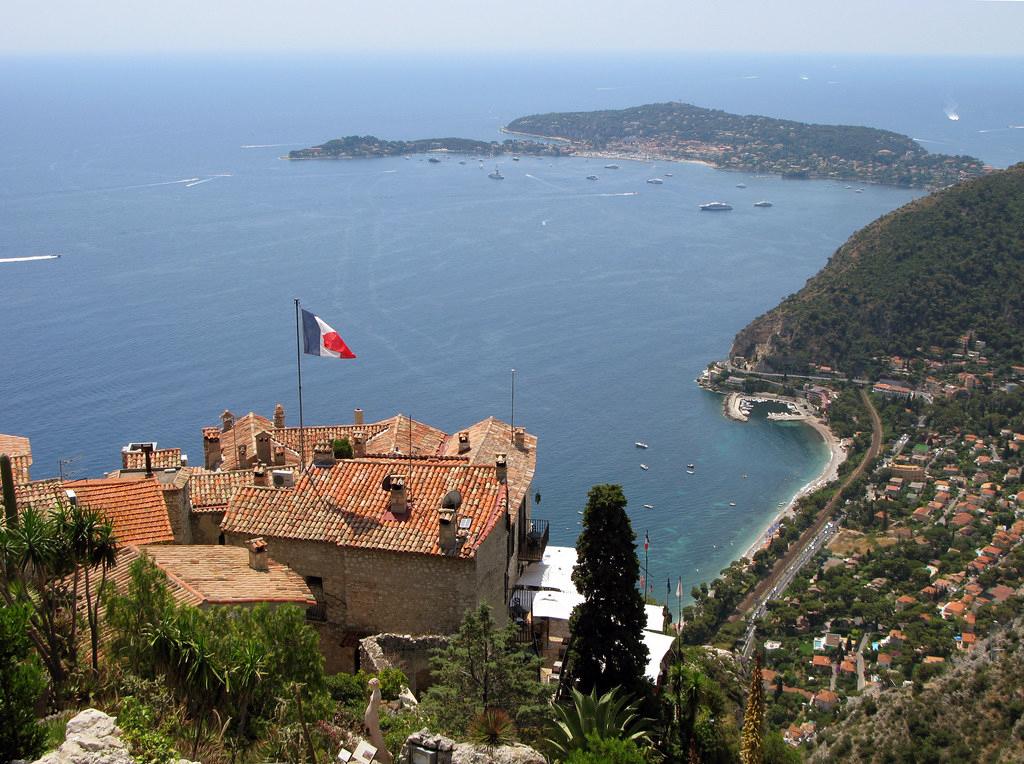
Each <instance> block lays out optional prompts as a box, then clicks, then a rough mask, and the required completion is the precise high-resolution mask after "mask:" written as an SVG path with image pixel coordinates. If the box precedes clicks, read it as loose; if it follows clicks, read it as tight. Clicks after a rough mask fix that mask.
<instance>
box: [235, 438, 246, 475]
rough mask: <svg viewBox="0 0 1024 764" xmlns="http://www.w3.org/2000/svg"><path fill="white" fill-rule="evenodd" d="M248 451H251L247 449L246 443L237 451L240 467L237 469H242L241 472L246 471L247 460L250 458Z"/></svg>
mask: <svg viewBox="0 0 1024 764" xmlns="http://www.w3.org/2000/svg"><path fill="white" fill-rule="evenodd" d="M248 450H249V449H248V448H247V447H246V445H245V444H244V443H243V444H242V445H240V446H239V447H238V448H237V449H236V452H237V454H238V466H237V469H240V470H244V469H245V463H246V459H247V458H248V453H247V452H248Z"/></svg>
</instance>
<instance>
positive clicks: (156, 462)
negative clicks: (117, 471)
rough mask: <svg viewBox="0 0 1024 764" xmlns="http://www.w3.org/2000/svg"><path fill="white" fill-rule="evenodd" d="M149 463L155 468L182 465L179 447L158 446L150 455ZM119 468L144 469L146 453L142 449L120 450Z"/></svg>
mask: <svg viewBox="0 0 1024 764" xmlns="http://www.w3.org/2000/svg"><path fill="white" fill-rule="evenodd" d="M150 465H151V466H152V467H153V469H155V470H163V469H168V468H169V467H180V466H182V463H181V449H180V448H158V449H157V450H156V451H154V452H153V454H152V456H151V457H150ZM121 468H122V469H126V470H144V469H146V455H145V454H144V453H142V451H122V452H121Z"/></svg>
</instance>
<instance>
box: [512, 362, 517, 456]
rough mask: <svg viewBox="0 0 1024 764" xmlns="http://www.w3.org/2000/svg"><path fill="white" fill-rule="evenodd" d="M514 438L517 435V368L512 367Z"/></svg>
mask: <svg viewBox="0 0 1024 764" xmlns="http://www.w3.org/2000/svg"><path fill="white" fill-rule="evenodd" d="M511 424H512V439H513V440H515V437H516V370H515V369H512V422H511Z"/></svg>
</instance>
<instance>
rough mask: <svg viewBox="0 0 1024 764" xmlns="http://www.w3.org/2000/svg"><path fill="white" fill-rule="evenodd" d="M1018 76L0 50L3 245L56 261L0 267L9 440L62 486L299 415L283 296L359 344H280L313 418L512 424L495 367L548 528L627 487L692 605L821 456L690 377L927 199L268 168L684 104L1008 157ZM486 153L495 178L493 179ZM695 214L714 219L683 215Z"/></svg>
mask: <svg viewBox="0 0 1024 764" xmlns="http://www.w3.org/2000/svg"><path fill="white" fill-rule="evenodd" d="M1022 63H1024V61H1021V60H1010V59H994V58H987V59H965V58H955V59H954V58H948V59H936V58H932V59H930V58H914V59H894V58H856V57H841V58H835V57H799V58H797V57H781V56H736V55H732V56H726V55H701V56H683V55H679V56H635V55H634V56H622V55H620V56H593V57H580V56H577V57H551V56H549V57H537V56H532V57H510V56H507V57H499V56H494V57H447V58H444V57H430V58H426V57H421V58H402V57H385V56H379V57H372V56H371V57H359V58H354V57H345V56H336V57H329V58H324V57H290V58H281V57H273V56H267V57H259V56H247V57H206V58H196V57H192V58H174V57H157V56H153V57H134V58H124V57H121V58H118V57H110V58H103V57H81V58H47V57H29V58H11V57H8V58H2V59H0V72H2V76H0V103H3V104H4V119H3V120H0V146H2V151H0V179H2V182H0V259H6V258H19V257H32V256H38V255H46V254H57V253H59V254H61V255H62V257H61V258H60V259H56V260H49V261H39V260H34V261H29V262H17V263H0V327H2V328H0V331H2V336H3V340H2V344H0V348H2V350H0V359H2V363H0V396H2V404H0V432H5V433H13V434H19V435H26V436H29V437H30V438H31V439H32V446H33V455H34V464H33V467H32V474H33V476H34V477H37V478H41V477H49V476H55V475H57V474H59V473H61V474H64V475H66V476H71V477H85V476H96V475H99V474H102V473H103V472H104V471H105V470H110V469H114V468H116V467H118V466H119V449H120V448H121V446H123V445H124V444H126V443H128V442H130V441H139V440H155V441H157V442H158V443H159V445H160V446H162V447H168V446H180V447H181V448H182V449H183V450H184V451H185V452H186V453H187V454H189V456H190V457H191V462H192V463H195V464H199V463H201V461H202V439H201V435H200V430H201V428H202V427H203V426H205V425H210V424H216V423H217V422H218V421H219V420H218V417H219V415H220V413H221V411H223V410H224V409H231V410H232V411H234V412H235V413H236V414H239V415H240V414H243V413H245V412H248V411H250V410H253V411H257V412H261V413H263V414H265V415H268V416H269V415H270V414H271V412H272V411H273V408H274V404H275V403H277V402H281V403H282V404H283V405H284V406H285V408H286V411H287V416H288V420H289V422H290V423H295V422H297V418H298V417H297V414H298V411H297V394H296V347H295V314H294V303H293V299H294V298H298V299H300V300H301V302H302V304H303V305H304V306H306V307H307V308H309V309H310V310H313V311H314V312H316V313H317V314H319V315H320V316H322V317H323V318H324V320H326V321H327V322H328V323H330V324H332V325H333V326H334V327H335V328H337V329H338V330H339V332H340V333H341V335H342V337H344V339H345V340H346V341H347V342H348V344H349V345H350V346H351V347H352V349H353V350H354V351H355V352H356V354H357V355H358V359H356V360H354V361H337V360H333V359H320V358H312V357H307V358H306V359H305V360H304V361H303V367H302V372H303V383H304V390H303V392H304V402H305V419H306V422H308V423H337V422H349V421H351V418H352V411H353V409H354V408H355V407H361V408H362V409H363V410H364V411H365V412H366V416H367V418H368V419H371V420H372V419H377V418H384V417H388V416H391V415H393V414H395V413H396V412H402V413H405V414H409V415H411V416H413V417H415V418H418V419H422V420H423V421H426V422H429V423H431V424H433V425H436V426H438V427H441V428H443V429H445V430H447V431H455V430H458V429H461V428H462V427H464V426H466V425H468V424H470V423H472V422H474V421H477V420H479V419H482V418H484V417H486V416H490V415H494V416H498V417H501V418H505V419H508V418H510V417H512V416H513V397H512V382H513V372H512V370H513V369H514V370H515V374H514V379H515V396H514V417H515V422H516V424H519V425H523V426H525V427H526V428H527V429H528V430H529V431H530V432H532V433H535V434H536V435H537V436H538V438H539V448H538V461H537V474H536V480H535V484H534V491H535V492H536V493H537V497H536V498H537V499H539V503H537V504H536V505H535V506H534V508H533V512H534V515H535V516H536V517H538V518H543V519H547V520H549V521H550V523H551V542H552V543H554V544H567V545H571V544H573V542H574V540H575V538H576V535H577V533H578V531H579V523H580V512H581V510H582V509H583V507H584V505H585V503H586V498H587V491H588V490H589V488H590V487H591V486H592V485H594V484H597V483H617V484H620V485H622V487H623V489H624V491H625V493H626V496H627V498H628V500H629V506H628V511H629V513H630V515H631V517H632V521H633V527H634V531H635V533H636V536H637V544H638V551H639V554H640V556H641V563H642V564H643V565H644V566H645V584H646V585H647V587H648V589H649V591H650V592H651V593H652V594H653V595H655V596H657V597H659V598H662V599H668V600H669V601H670V603H671V604H672V605H675V603H676V587H677V585H679V584H681V587H682V591H683V592H685V593H686V595H685V597H684V599H688V598H689V594H688V592H689V591H690V588H691V587H692V586H694V585H696V584H697V583H699V582H700V581H702V580H709V579H711V578H713V577H714V576H715V575H717V573H718V572H719V570H721V569H722V568H724V567H725V566H727V565H728V564H729V562H730V561H731V560H733V559H735V558H736V557H737V556H739V555H740V554H741V553H742V552H743V551H745V550H746V549H747V547H748V546H749V545H750V544H751V543H752V542H754V541H756V540H757V539H758V537H759V536H760V535H761V534H762V533H763V532H764V530H765V528H766V526H767V525H768V524H769V523H770V522H771V520H772V518H773V517H774V515H775V514H776V513H777V512H778V508H779V507H780V506H781V505H784V504H785V503H787V502H788V501H789V500H790V499H791V498H792V497H793V495H794V494H795V493H796V492H797V491H798V490H799V489H800V488H801V487H802V486H804V485H805V484H807V483H808V482H809V481H811V480H813V479H814V478H815V477H817V475H818V474H819V473H820V472H821V470H822V468H823V466H824V464H825V463H826V460H827V453H826V449H825V447H824V444H823V442H822V440H821V438H820V437H819V436H818V435H817V434H816V433H815V432H814V431H813V430H811V429H810V428H809V427H806V426H804V425H799V424H791V423H790V424H776V423H769V422H768V421H767V420H766V419H765V418H764V417H763V416H755V417H754V418H753V419H752V420H751V421H750V422H747V423H736V422H732V421H729V420H727V419H725V418H724V417H723V416H722V413H721V399H720V398H719V397H718V396H716V395H714V394H711V393H707V392H704V391H702V390H700V389H699V388H698V387H697V386H696V385H695V384H694V378H695V377H696V376H697V375H698V374H699V372H700V371H701V369H702V368H703V367H704V366H705V365H706V364H707V363H708V362H709V361H711V360H713V359H716V358H722V357H725V356H726V355H727V353H728V350H729V347H730V344H731V341H732V338H733V336H734V335H735V334H736V332H737V331H738V330H740V329H741V328H742V327H743V326H744V325H745V324H746V323H747V322H749V321H750V320H751V319H753V318H754V317H756V316H758V315H759V314H761V313H763V312H764V311H766V310H768V309H769V308H771V307H772V306H773V305H775V304H776V303H777V302H778V301H779V300H780V299H781V298H783V297H785V296H786V295H788V294H790V293H792V292H794V291H796V290H798V289H799V288H800V287H801V286H802V285H803V283H804V282H805V281H806V279H807V278H809V277H810V276H812V275H813V274H814V273H815V272H816V271H818V270H819V269H820V268H821V267H822V266H823V265H824V264H825V263H826V261H827V260H828V258H829V256H830V255H831V254H832V253H833V252H834V251H835V249H836V248H837V247H838V246H839V245H841V244H842V243H843V241H844V240H845V239H846V238H847V237H848V236H849V235H850V234H852V233H853V232H854V231H855V230H857V229H858V228H860V227H861V226H863V225H865V224H866V223H868V222H870V221H872V220H874V219H875V218H877V217H879V216H880V215H883V214H885V213H887V212H889V211H891V210H894V209H896V208H898V207H900V206H901V205H903V204H906V203H907V202H909V201H911V200H912V199H914V198H915V197H916V196H918V195H919V194H920V192H918V191H910V190H906V189H896V188H886V187H877V186H868V185H863V186H862V185H857V184H849V185H850V187H847V185H848V184H839V183H834V182H827V181H793V180H782V179H780V178H778V177H769V176H759V175H750V174H743V173H736V172H725V171H718V170H714V169H711V168H708V167H706V166H702V165H699V164H669V163H664V162H657V163H651V162H623V161H620V162H617V164H619V169H617V170H612V169H606V168H605V167H604V165H605V164H606V162H605V161H602V160H597V159H590V160H588V159H582V158H580V159H576V158H571V159H569V158H567V159H548V158H544V159H538V158H531V157H522V159H521V160H520V161H518V162H516V161H512V160H511V158H508V157H503V158H501V159H499V160H498V161H497V162H493V161H487V162H483V163H481V162H479V161H478V160H476V159H472V158H466V157H458V156H450V157H445V158H444V159H443V161H441V162H440V163H437V164H433V163H429V162H427V161H426V159H425V157H423V156H415V157H408V158H389V159H376V160H358V161H323V162H311V161H306V162H288V161H283V160H282V159H281V158H280V157H281V156H282V155H283V154H286V153H287V151H288V150H290V149H293V148H300V147H303V146H309V145H313V144H317V143H321V142H323V141H325V140H328V139H330V138H334V137H339V136H343V135H350V134H373V135H377V136H380V137H383V138H391V139H400V138H403V139H413V138H423V137H444V136H464V137H470V138H479V139H500V138H501V137H502V136H501V134H500V133H499V129H500V127H501V126H502V125H504V124H506V123H507V122H509V121H510V120H512V119H514V118H515V117H517V116H521V115H524V114H530V113H537V112H546V111H567V110H591V109H602V108H620V107H625V106H630V105H637V104H642V103H649V102H655V101H668V100H682V101H687V102H691V103H695V104H698V105H701V106H707V107H714V108H720V109H725V110H728V111H733V112H741V113H760V114H767V115H771V116H776V117H784V118H790V119H796V120H804V121H814V122H831V123H846V124H860V125H869V126H873V127H879V128H887V129H892V130H896V131H898V132H901V133H906V134H908V135H911V136H912V137H914V138H916V139H918V140H919V141H921V143H922V145H924V146H925V147H926V148H928V149H929V150H934V151H941V152H945V153H966V154H971V155H975V156H978V157H980V158H982V159H984V160H985V161H986V162H989V163H990V164H992V165H994V166H996V167H1005V166H1007V165H1009V164H1012V163H1014V162H1016V161H1020V160H1021V159H1024V129H1021V128H1020V126H1021V125H1024V98H1022V97H1021V90H1020V79H1019V72H1020V71H1021V64H1022ZM954 117H956V118H955V119H954ZM495 165H497V166H498V167H500V169H501V172H502V174H504V176H505V180H503V181H500V182H499V181H495V180H491V179H489V178H488V173H490V172H491V171H493V169H494V166H495ZM591 174H594V175H598V180H596V181H592V180H587V178H586V176H588V175H591ZM651 177H660V178H662V179H663V180H664V183H663V184H662V185H651V184H647V183H646V182H645V181H646V180H647V179H648V178H651ZM738 184H743V185H745V186H746V187H745V188H739V187H738ZM762 199H766V200H769V201H771V202H772V203H773V205H774V206H772V207H771V208H767V209H764V208H755V207H753V202H755V201H758V200H762ZM717 200H721V201H727V202H729V203H730V204H732V205H733V206H734V210H733V211H732V212H729V213H719V214H714V213H704V212H700V211H699V210H698V205H699V204H701V203H704V202H708V201H717ZM636 441H642V442H645V443H647V444H648V446H649V448H647V449H645V450H641V449H638V448H636V447H635V446H634V443H635V442H636ZM641 464H644V465H646V466H647V467H648V469H646V470H645V469H642V468H641ZM687 464H693V465H694V466H695V469H694V471H693V474H688V473H687V470H686V465H687ZM645 505H650V507H649V508H646V507H645ZM645 540H646V544H645Z"/></svg>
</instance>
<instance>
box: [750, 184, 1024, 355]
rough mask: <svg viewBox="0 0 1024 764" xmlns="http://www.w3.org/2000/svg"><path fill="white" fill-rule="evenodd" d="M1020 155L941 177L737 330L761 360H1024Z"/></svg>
mask: <svg viewBox="0 0 1024 764" xmlns="http://www.w3.org/2000/svg"><path fill="white" fill-rule="evenodd" d="M1022 283H1024V164H1018V165H1015V166H1014V167H1011V168H1010V169H1008V170H1005V171H1002V172H998V173H994V174H992V175H989V176H987V177H985V178H980V179H978V180H975V181H971V182H968V183H964V184H961V185H958V186H955V187H953V188H949V189H945V190H943V191H940V192H938V193H935V194H932V195H930V196H927V197H925V198H923V199H919V200H917V201H914V202H911V203H910V204H908V205H906V206H905V207H903V208H901V209H899V210H896V211H895V212H893V213H890V214H889V215H886V216H885V217H882V218H880V219H879V220H877V221H875V222H874V223H872V224H871V225H869V226H867V227H865V228H863V229H861V230H860V231H858V232H857V233H856V234H854V235H853V236H852V237H851V238H850V240H849V241H847V242H846V244H844V245H843V246H842V247H841V248H840V249H839V250H838V251H837V252H836V253H835V254H834V255H833V256H832V258H831V259H830V260H829V262H828V264H827V265H826V266H825V267H824V268H823V269H822V270H821V271H820V272H819V273H818V274H817V275H816V276H814V277H813V278H812V279H810V280H809V281H808V282H807V284H806V285H805V286H804V288H803V289H801V290H800V291H799V292H797V293H796V294H794V295H791V296H789V297H787V298H786V299H785V300H784V301H783V302H782V303H781V304H780V305H779V306H777V307H776V308H774V309H773V310H771V311H769V312H768V313H766V314H765V315H763V316H761V317H759V318H757V319H756V320H755V321H753V322H752V323H751V324H750V325H748V326H747V327H746V328H745V329H743V331H741V332H740V333H739V334H738V335H737V336H736V340H735V342H734V344H733V349H732V354H733V356H736V355H740V356H744V357H745V358H747V359H748V360H751V361H753V362H754V363H756V364H757V366H758V367H759V368H762V369H771V370H776V371H788V372H804V371H806V369H807V368H808V364H809V363H816V364H826V365H829V366H832V367H833V368H837V369H839V370H840V371H842V372H844V373H847V374H859V373H863V372H864V371H865V370H869V369H871V368H872V366H873V364H872V358H875V357H878V356H884V355H892V354H897V355H903V356H915V355H916V356H920V355H922V354H924V353H930V354H934V351H932V350H930V349H931V348H939V349H941V350H942V352H943V353H952V352H957V351H958V350H959V349H960V346H961V339H960V338H961V337H963V336H964V335H966V334H969V333H973V337H974V338H975V339H979V340H983V341H984V342H985V354H986V355H987V357H988V359H989V361H990V363H993V364H999V363H1020V362H1021V361H1022V360H1024V289H1021V287H1020V285H1021V284H1022Z"/></svg>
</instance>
